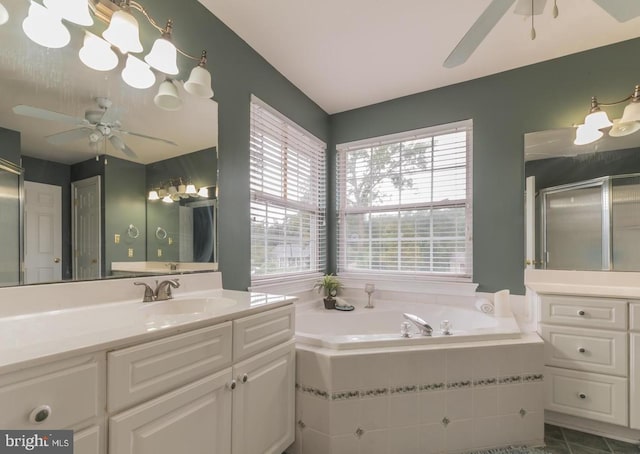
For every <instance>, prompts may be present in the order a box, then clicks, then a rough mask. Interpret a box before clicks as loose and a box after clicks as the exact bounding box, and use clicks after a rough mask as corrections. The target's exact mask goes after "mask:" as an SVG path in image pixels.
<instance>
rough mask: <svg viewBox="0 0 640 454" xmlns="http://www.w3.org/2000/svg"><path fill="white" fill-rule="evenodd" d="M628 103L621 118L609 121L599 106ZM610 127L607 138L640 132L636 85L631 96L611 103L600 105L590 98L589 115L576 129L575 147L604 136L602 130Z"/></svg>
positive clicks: (639, 94) (639, 90) (639, 87)
mask: <svg viewBox="0 0 640 454" xmlns="http://www.w3.org/2000/svg"><path fill="white" fill-rule="evenodd" d="M626 101H629V104H627V106H626V107H625V108H624V112H623V114H622V118H620V119H616V120H613V123H612V122H611V121H610V120H609V117H608V116H607V113H606V112H604V111H603V110H601V109H600V106H614V105H616V104H621V103H623V102H626ZM609 127H611V129H610V130H609V136H611V137H624V136H628V135H629V134H633V133H635V132H637V131H639V130H640V85H636V86H635V88H634V91H633V93H632V94H630V95H629V96H627V97H626V98H624V99H621V100H620V101H615V102H612V103H600V102H598V100H597V98H596V97H595V96H594V97H592V98H591V108H590V110H589V114H588V115H587V116H586V117H585V119H584V124H582V125H579V126H578V128H577V129H576V138H575V140H574V141H573V143H574V144H575V145H587V144H590V143H593V142H595V141H596V140H598V139H600V138H601V137H602V136H604V133H603V131H601V130H602V129H606V128H609Z"/></svg>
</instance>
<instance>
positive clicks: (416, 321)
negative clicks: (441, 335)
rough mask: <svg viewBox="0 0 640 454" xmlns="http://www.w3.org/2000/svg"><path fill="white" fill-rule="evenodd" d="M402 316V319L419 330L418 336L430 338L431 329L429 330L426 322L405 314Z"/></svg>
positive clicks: (415, 316) (429, 327)
mask: <svg viewBox="0 0 640 454" xmlns="http://www.w3.org/2000/svg"><path fill="white" fill-rule="evenodd" d="M402 315H403V316H404V318H406V319H407V320H409V321H410V322H411V323H413V324H414V325H415V326H416V327H417V328H418V329H419V330H420V334H422V335H423V336H431V333H433V328H431V326H430V325H429V324H428V323H427V322H425V321H424V320H422V319H421V318H420V317H418V316H417V315H413V314H407V313H404V314H402Z"/></svg>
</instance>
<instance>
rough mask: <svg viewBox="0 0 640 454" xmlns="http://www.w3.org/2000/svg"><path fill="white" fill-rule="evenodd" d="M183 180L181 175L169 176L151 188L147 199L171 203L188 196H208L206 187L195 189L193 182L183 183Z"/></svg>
mask: <svg viewBox="0 0 640 454" xmlns="http://www.w3.org/2000/svg"><path fill="white" fill-rule="evenodd" d="M185 180H186V179H185V178H182V177H179V178H171V179H170V180H168V181H166V182H164V183H161V184H160V185H159V187H157V188H154V189H151V190H150V191H149V196H148V197H147V199H148V200H151V201H154V200H160V199H162V201H163V202H166V203H171V202H177V201H178V200H180V199H188V198H190V197H194V198H195V197H205V198H208V197H209V190H208V189H207V188H200V189H196V187H195V185H194V184H193V183H189V184H184V181H185ZM187 181H188V180H187Z"/></svg>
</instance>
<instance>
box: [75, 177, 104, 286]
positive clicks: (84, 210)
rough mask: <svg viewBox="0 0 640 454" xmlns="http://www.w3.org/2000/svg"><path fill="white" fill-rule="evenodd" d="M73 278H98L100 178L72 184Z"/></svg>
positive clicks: (99, 273)
mask: <svg viewBox="0 0 640 454" xmlns="http://www.w3.org/2000/svg"><path fill="white" fill-rule="evenodd" d="M71 206H72V219H73V222H72V224H73V225H72V231H73V245H72V249H73V278H74V279H98V278H99V277H101V257H100V255H101V253H100V245H101V242H102V241H101V237H102V235H101V232H100V176H95V177H91V178H87V179H85V180H80V181H74V182H73V183H71Z"/></svg>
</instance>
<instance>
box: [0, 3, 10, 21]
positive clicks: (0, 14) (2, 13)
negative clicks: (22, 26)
mask: <svg viewBox="0 0 640 454" xmlns="http://www.w3.org/2000/svg"><path fill="white" fill-rule="evenodd" d="M8 21H9V11H7V8H5V7H4V5H3V4H2V3H0V25H4V24H6V23H7V22H8Z"/></svg>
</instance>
